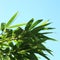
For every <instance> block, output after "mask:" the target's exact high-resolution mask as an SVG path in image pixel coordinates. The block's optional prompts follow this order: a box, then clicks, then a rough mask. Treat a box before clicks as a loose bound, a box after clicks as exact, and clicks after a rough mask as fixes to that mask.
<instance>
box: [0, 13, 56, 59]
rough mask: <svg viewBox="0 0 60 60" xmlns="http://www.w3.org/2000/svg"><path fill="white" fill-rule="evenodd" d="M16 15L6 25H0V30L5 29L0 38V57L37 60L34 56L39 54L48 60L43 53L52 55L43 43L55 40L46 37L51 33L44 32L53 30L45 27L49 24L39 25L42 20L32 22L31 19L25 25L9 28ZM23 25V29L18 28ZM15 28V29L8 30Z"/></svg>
mask: <svg viewBox="0 0 60 60" xmlns="http://www.w3.org/2000/svg"><path fill="white" fill-rule="evenodd" d="M16 15H17V13H15V14H14V15H13V17H12V18H11V19H10V20H9V21H8V23H7V24H5V23H2V24H1V30H2V31H3V30H4V29H5V31H3V32H4V33H3V34H2V35H1V36H0V57H1V56H2V57H3V58H4V59H5V58H6V60H8V59H10V60H38V58H37V56H36V55H35V54H39V55H41V56H43V57H44V58H46V59H47V60H50V58H49V57H48V56H47V53H45V51H46V52H48V53H49V54H51V55H53V54H52V51H51V50H50V49H48V48H47V47H46V46H45V45H44V44H43V43H44V42H45V41H47V40H52V41H55V39H53V38H51V37H48V36H46V34H50V33H52V32H46V30H47V31H48V30H51V29H54V28H52V27H47V26H48V25H49V24H51V23H48V21H45V22H43V23H42V24H41V22H42V21H43V20H42V19H40V20H37V21H35V22H34V19H33V18H32V19H31V20H30V21H29V22H28V23H26V24H25V23H24V24H17V25H13V26H11V25H10V24H11V23H12V22H13V21H14V19H15V17H16ZM23 25H26V26H25V28H24V29H23V28H21V27H20V26H23ZM7 27H8V28H7ZM15 27H17V28H16V29H10V28H15ZM41 31H44V32H41ZM1 41H2V42H1ZM1 53H2V54H1ZM2 57H1V58H2Z"/></svg>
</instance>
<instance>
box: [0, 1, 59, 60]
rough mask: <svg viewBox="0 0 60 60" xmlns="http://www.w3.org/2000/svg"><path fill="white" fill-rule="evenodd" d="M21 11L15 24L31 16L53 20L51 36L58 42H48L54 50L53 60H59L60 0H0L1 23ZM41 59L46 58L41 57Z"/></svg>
mask: <svg viewBox="0 0 60 60" xmlns="http://www.w3.org/2000/svg"><path fill="white" fill-rule="evenodd" d="M16 11H19V14H18V17H17V19H16V20H15V22H14V23H13V24H16V23H24V22H28V21H29V20H30V19H31V18H35V20H37V19H41V18H42V19H44V20H48V19H49V21H50V22H53V23H52V24H51V26H53V27H55V28H56V29H55V30H53V32H54V33H53V34H52V35H50V36H51V37H54V38H56V39H57V40H58V41H57V42H47V43H46V45H47V47H48V48H51V49H52V50H53V51H54V52H53V54H54V56H50V55H49V57H50V58H51V60H59V58H60V57H59V55H60V40H59V39H60V32H59V30H60V27H59V24H60V0H0V23H1V22H7V21H8V20H9V18H10V17H11V16H12V15H13V14H14V13H15V12H16ZM41 60H45V59H44V58H42V57H41Z"/></svg>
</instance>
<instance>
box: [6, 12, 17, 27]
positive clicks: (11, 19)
mask: <svg viewBox="0 0 60 60" xmlns="http://www.w3.org/2000/svg"><path fill="white" fill-rule="evenodd" d="M17 14H18V12H16V13H15V14H14V15H13V16H12V17H11V18H10V20H9V21H8V22H7V24H6V28H7V27H9V26H10V25H11V23H12V22H13V21H14V19H15V17H16V16H17Z"/></svg>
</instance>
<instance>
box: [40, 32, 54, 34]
mask: <svg viewBox="0 0 60 60" xmlns="http://www.w3.org/2000/svg"><path fill="white" fill-rule="evenodd" d="M50 33H53V32H43V33H40V34H50Z"/></svg>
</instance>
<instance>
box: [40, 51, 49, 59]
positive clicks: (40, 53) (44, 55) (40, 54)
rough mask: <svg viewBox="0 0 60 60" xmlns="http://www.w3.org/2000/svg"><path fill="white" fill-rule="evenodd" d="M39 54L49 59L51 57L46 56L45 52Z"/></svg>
mask: <svg viewBox="0 0 60 60" xmlns="http://www.w3.org/2000/svg"><path fill="white" fill-rule="evenodd" d="M39 54H40V55H41V56H43V57H45V58H46V59H47V60H50V59H49V58H48V57H47V56H46V54H44V53H43V52H39Z"/></svg>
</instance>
